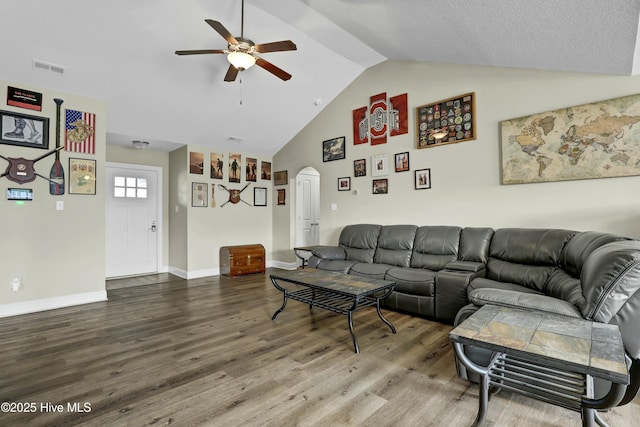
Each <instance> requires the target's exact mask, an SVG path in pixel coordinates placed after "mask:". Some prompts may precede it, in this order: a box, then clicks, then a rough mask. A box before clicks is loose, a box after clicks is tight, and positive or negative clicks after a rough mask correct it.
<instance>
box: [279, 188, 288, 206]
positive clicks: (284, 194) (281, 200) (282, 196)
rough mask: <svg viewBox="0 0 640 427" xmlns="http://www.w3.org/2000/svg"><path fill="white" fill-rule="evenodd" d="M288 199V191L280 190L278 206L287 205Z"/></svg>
mask: <svg viewBox="0 0 640 427" xmlns="http://www.w3.org/2000/svg"><path fill="white" fill-rule="evenodd" d="M286 198H287V191H286V190H285V189H284V188H281V189H280V190H278V205H285V204H286Z"/></svg>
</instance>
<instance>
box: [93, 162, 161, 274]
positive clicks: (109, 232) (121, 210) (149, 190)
mask: <svg viewBox="0 0 640 427" xmlns="http://www.w3.org/2000/svg"><path fill="white" fill-rule="evenodd" d="M157 169H158V168H151V167H145V166H137V165H125V164H117V166H114V165H113V164H112V165H107V166H106V180H105V181H106V191H105V197H106V257H107V259H106V275H107V277H119V276H131V275H138V274H145V273H155V272H157V271H158V235H159V227H160V224H159V222H160V221H159V220H160V215H159V206H158V201H159V198H160V197H161V196H160V194H161V193H159V187H158V182H159V181H160V180H159V177H158V175H159V171H158V170H157Z"/></svg>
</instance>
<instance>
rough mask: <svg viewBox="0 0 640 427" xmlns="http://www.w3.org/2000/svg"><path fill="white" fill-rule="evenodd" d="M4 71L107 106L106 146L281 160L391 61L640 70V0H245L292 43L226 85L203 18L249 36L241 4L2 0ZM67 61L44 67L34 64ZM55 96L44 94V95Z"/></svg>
mask: <svg viewBox="0 0 640 427" xmlns="http://www.w3.org/2000/svg"><path fill="white" fill-rule="evenodd" d="M0 10H1V12H2V13H1V14H0V39H1V40H2V43H0V58H2V59H1V60H0V78H2V79H5V80H10V81H14V82H18V83H21V84H22V85H23V86H24V88H25V89H28V88H29V86H30V85H33V86H38V87H44V88H50V89H54V90H60V91H64V92H69V93H73V94H77V95H82V96H86V97H90V98H97V99H101V100H104V101H105V102H106V103H107V108H108V123H107V142H108V143H110V144H119V145H127V146H130V145H131V141H132V140H134V139H142V140H147V141H150V143H151V147H153V148H155V149H160V150H171V149H173V148H176V147H178V146H180V145H184V144H196V145H202V146H206V147H207V146H208V147H211V148H212V149H215V150H229V151H240V152H246V153H254V154H263V155H273V154H275V153H276V152H277V151H278V150H279V149H280V148H281V147H282V146H283V145H284V144H286V143H287V142H288V141H289V140H290V139H291V138H293V137H294V136H295V135H296V134H297V133H298V132H299V131H300V130H301V129H302V128H303V127H304V126H305V125H306V124H307V123H309V122H310V121H311V120H312V119H313V118H314V117H315V116H316V115H317V114H318V113H319V112H320V111H321V109H322V108H324V107H325V106H326V105H327V104H328V103H330V102H331V100H332V99H333V98H334V97H336V96H337V95H338V94H339V93H340V92H341V91H342V90H343V89H344V88H345V87H347V86H348V85H349V84H350V83H351V82H352V81H353V80H354V79H356V78H357V77H358V76H359V75H360V74H361V73H362V72H363V71H364V70H366V69H367V68H369V67H371V66H373V65H375V64H377V63H380V62H382V61H385V60H387V59H392V60H394V59H398V60H415V61H427V62H444V63H458V64H477V65H488V66H504V67H522V68H535V69H544V70H560V71H572V72H584V73H603V74H619V75H637V74H639V73H640V43H639V39H638V23H639V18H640V2H639V1H638V0H611V1H608V2H602V1H595V0H562V1H558V0H474V1H473V2H472V1H454V0H246V6H245V24H244V36H245V37H246V38H249V39H251V40H253V41H254V42H256V43H266V42H271V41H278V40H286V39H290V40H293V41H294V42H295V43H296V45H297V50H296V51H292V52H274V53H267V54H264V55H262V56H263V58H265V59H267V60H268V61H270V62H272V63H273V64H274V65H277V66H278V67H280V68H282V69H284V70H286V71H287V72H289V73H291V74H292V75H293V77H292V78H291V80H289V81H282V80H280V79H278V78H276V77H274V76H273V75H271V74H270V73H268V72H266V71H265V70H263V69H260V68H259V67H252V68H250V69H249V70H247V71H244V72H241V73H240V75H239V78H238V79H237V80H236V81H235V82H233V83H227V82H224V81H223V78H224V75H225V73H226V71H227V68H228V62H227V60H226V58H225V57H224V56H223V55H193V56H177V55H175V54H174V51H176V50H183V49H225V48H226V47H227V45H226V42H225V40H224V39H223V38H222V37H221V36H220V35H219V34H217V33H216V32H215V31H214V30H213V29H212V28H211V27H210V26H209V25H207V24H206V23H205V21H204V20H205V19H214V20H217V21H220V22H221V23H223V24H224V26H225V27H226V28H227V29H228V30H229V31H230V32H231V33H232V34H234V35H239V34H240V21H241V20H240V16H241V2H240V0H179V1H178V0H135V1H131V0H109V1H104V0H47V1H42V0H3V1H2V5H1V6H0ZM34 59H36V60H40V61H44V62H48V63H51V64H54V65H59V66H62V67H64V74H63V75H62V76H61V75H59V74H56V73H50V72H44V71H41V70H37V69H34V67H33V65H32V64H33V60H34ZM45 102H46V100H45Z"/></svg>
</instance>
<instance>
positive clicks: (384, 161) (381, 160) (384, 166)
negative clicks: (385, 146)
mask: <svg viewBox="0 0 640 427" xmlns="http://www.w3.org/2000/svg"><path fill="white" fill-rule="evenodd" d="M388 174H389V155H388V154H378V155H375V156H371V176H384V175H388Z"/></svg>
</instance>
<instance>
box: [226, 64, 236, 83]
mask: <svg viewBox="0 0 640 427" xmlns="http://www.w3.org/2000/svg"><path fill="white" fill-rule="evenodd" d="M237 76H238V69H237V68H236V67H234V66H233V65H229V69H228V70H227V75H225V76H224V81H225V82H232V81H234V80H235V79H236V77H237Z"/></svg>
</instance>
